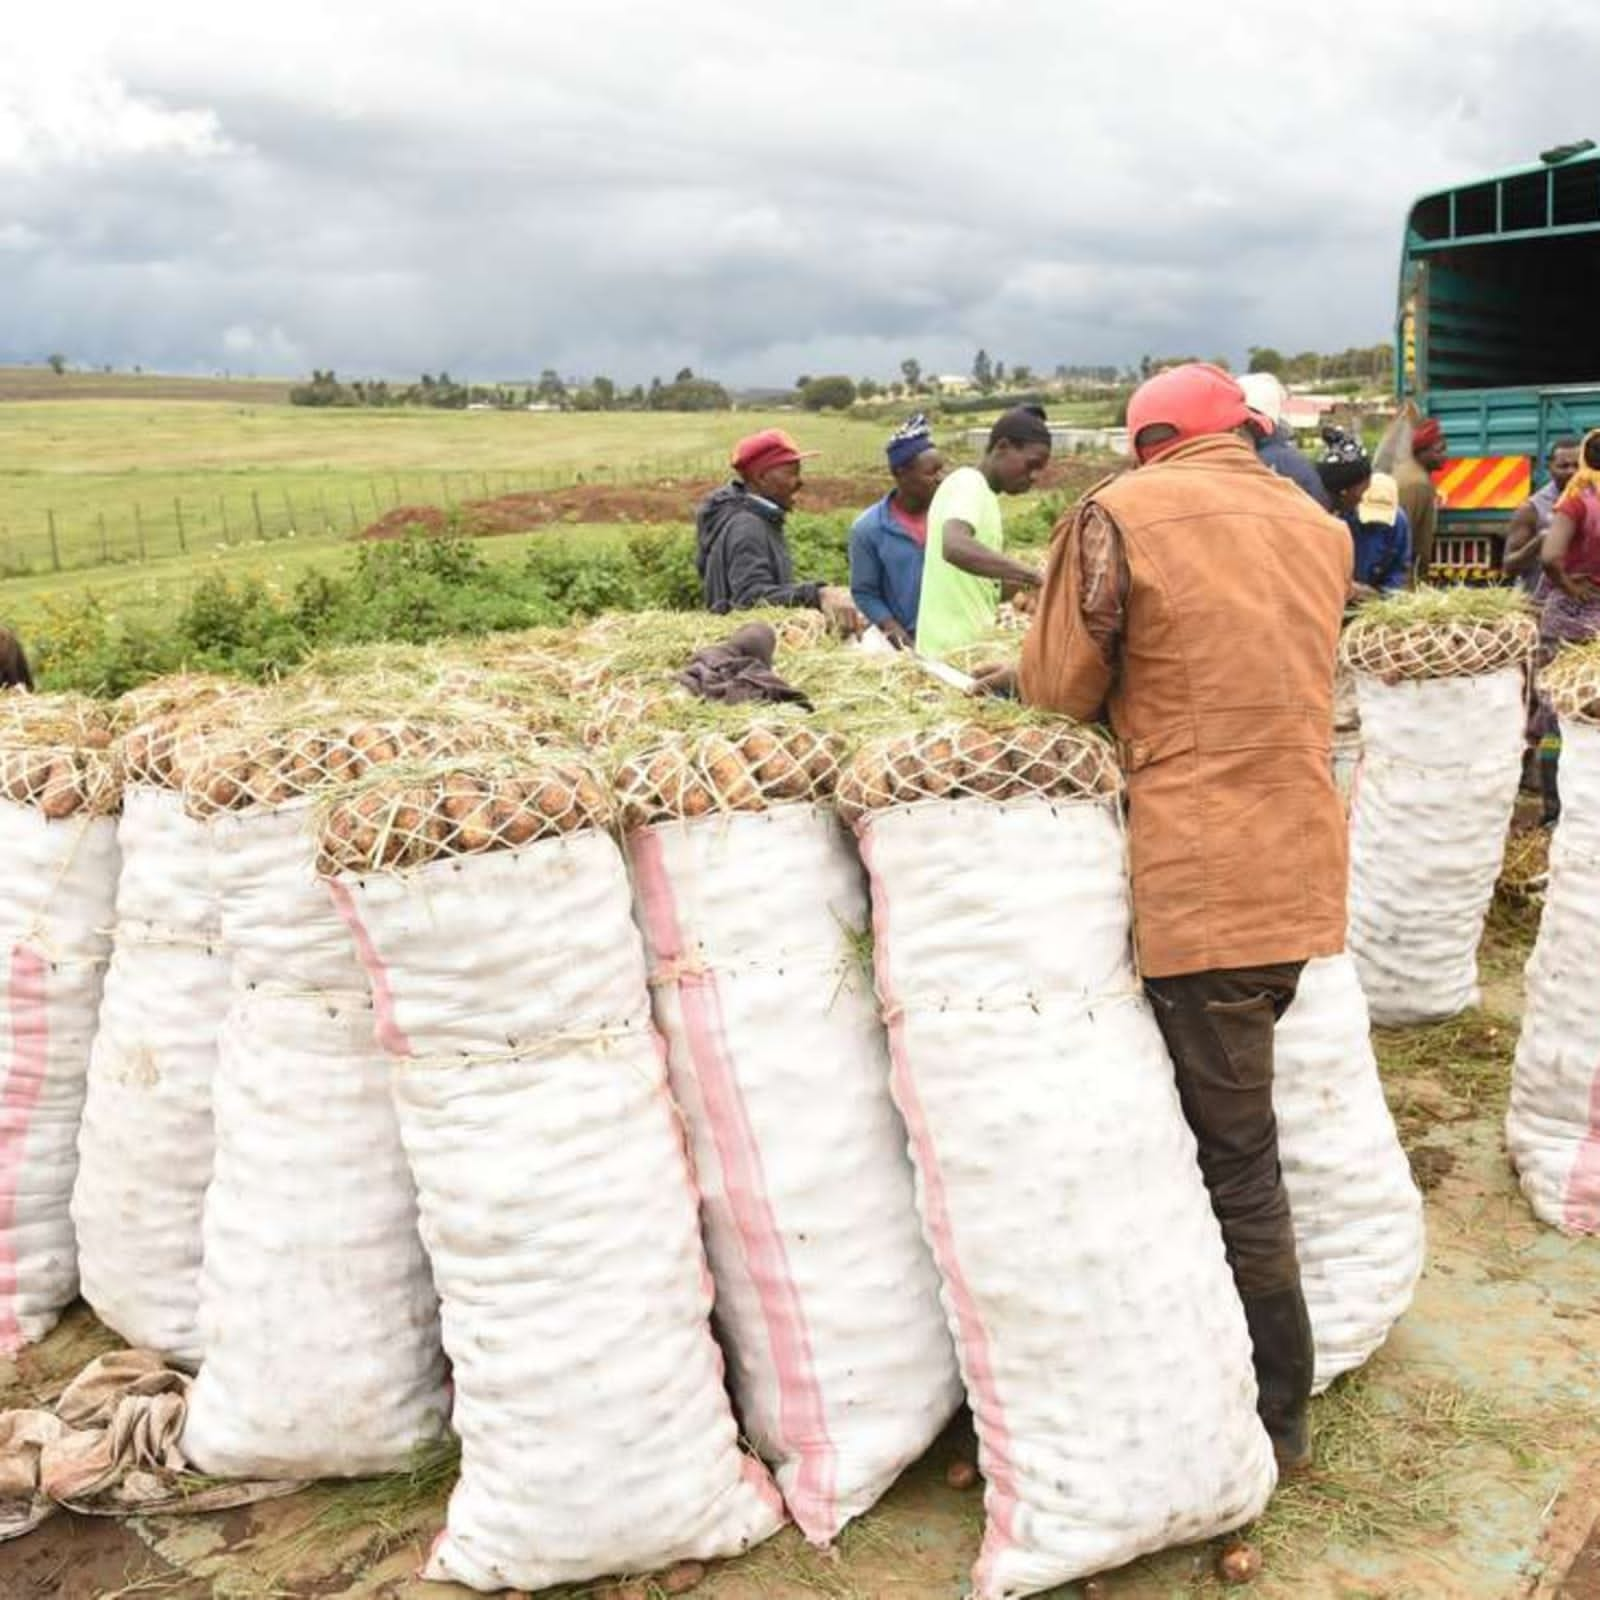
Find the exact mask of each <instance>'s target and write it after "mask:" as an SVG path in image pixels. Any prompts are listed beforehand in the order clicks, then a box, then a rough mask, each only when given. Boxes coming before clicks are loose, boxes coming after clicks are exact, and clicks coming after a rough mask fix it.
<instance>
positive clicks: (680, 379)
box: [672, 367, 694, 383]
mask: <svg viewBox="0 0 1600 1600" xmlns="http://www.w3.org/2000/svg"><path fill="white" fill-rule="evenodd" d="M672 381H673V382H674V383H693V382H694V368H693V367H679V368H678V375H677V377H675V378H674V379H673V380H672Z"/></svg>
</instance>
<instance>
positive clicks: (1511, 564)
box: [1503, 439, 1578, 599]
mask: <svg viewBox="0 0 1600 1600" xmlns="http://www.w3.org/2000/svg"><path fill="white" fill-rule="evenodd" d="M1546 465H1547V466H1548V467H1549V469H1550V481H1549V482H1548V483H1547V484H1545V486H1544V487H1543V488H1542V489H1536V490H1535V491H1534V492H1533V493H1532V494H1531V495H1529V496H1528V498H1527V499H1526V500H1524V501H1523V502H1522V504H1521V505H1520V506H1518V507H1517V509H1516V510H1515V511H1514V512H1513V513H1512V514H1511V526H1510V527H1509V528H1508V529H1507V530H1506V553H1505V560H1504V563H1503V564H1504V566H1505V570H1506V576H1507V577H1508V578H1515V579H1516V580H1517V582H1518V583H1519V584H1520V585H1521V586H1522V587H1523V588H1524V589H1526V590H1527V591H1528V593H1529V594H1530V595H1533V596H1534V597H1535V598H1536V599H1537V598H1540V597H1542V595H1543V592H1544V582H1543V579H1544V569H1543V568H1542V567H1541V566H1540V559H1541V558H1542V556H1543V554H1544V536H1545V535H1546V534H1547V533H1548V532H1549V531H1550V519H1551V518H1552V517H1553V516H1554V515H1555V514H1556V504H1557V502H1558V501H1559V500H1560V499H1561V496H1562V495H1563V494H1565V493H1566V488H1567V485H1568V484H1569V483H1571V482H1572V475H1573V473H1575V472H1576V471H1577V470H1578V441H1577V440H1576V439H1557V440H1556V442H1555V443H1554V444H1553V445H1551V446H1550V455H1549V458H1548V460H1547V462H1546Z"/></svg>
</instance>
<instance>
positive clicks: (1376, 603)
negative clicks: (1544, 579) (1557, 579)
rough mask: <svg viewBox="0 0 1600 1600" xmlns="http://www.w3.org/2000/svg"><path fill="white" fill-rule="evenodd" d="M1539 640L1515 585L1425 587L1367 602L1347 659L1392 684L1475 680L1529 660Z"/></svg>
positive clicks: (1348, 642)
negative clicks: (1441, 679) (1460, 679)
mask: <svg viewBox="0 0 1600 1600" xmlns="http://www.w3.org/2000/svg"><path fill="white" fill-rule="evenodd" d="M1538 642H1539V629H1538V623H1537V621H1536V619H1535V617H1534V614H1533V612H1532V610H1531V609H1530V608H1529V606H1528V604H1527V602H1526V601H1525V600H1524V599H1523V598H1522V596H1521V595H1520V594H1519V593H1517V592H1516V591H1515V590H1511V589H1467V588H1452V589H1418V590H1416V591H1414V592H1411V593H1407V594H1398V595H1392V596H1388V597H1385V598H1383V599H1381V600H1373V601H1369V602H1368V603H1367V604H1366V605H1364V606H1362V608H1361V610H1360V611H1359V612H1358V613H1357V614H1356V618H1355V620H1354V621H1353V622H1352V623H1351V624H1350V626H1349V627H1348V628H1346V629H1345V633H1344V638H1343V640H1342V641H1341V643H1340V646H1339V657H1340V660H1341V661H1342V662H1343V663H1344V664H1345V665H1346V666H1348V667H1349V668H1350V669H1351V670H1352V671H1353V672H1359V673H1364V674H1366V675H1367V676H1368V677H1373V678H1379V679H1381V680H1382V681H1383V682H1385V683H1399V682H1400V681H1402V680H1404V679H1419V678H1475V677H1480V676H1482V675H1483V674H1485V673H1490V672H1499V671H1501V670H1503V669H1504V668H1506V667H1513V666H1518V665H1520V664H1522V663H1524V662H1527V661H1529V660H1530V659H1531V658H1532V656H1533V652H1534V648H1535V646H1536V645H1537V644H1538Z"/></svg>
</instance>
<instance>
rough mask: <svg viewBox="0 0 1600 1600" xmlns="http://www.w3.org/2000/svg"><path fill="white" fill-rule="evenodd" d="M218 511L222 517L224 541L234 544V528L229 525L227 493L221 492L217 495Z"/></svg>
mask: <svg viewBox="0 0 1600 1600" xmlns="http://www.w3.org/2000/svg"><path fill="white" fill-rule="evenodd" d="M217 511H218V512H219V513H220V515H221V517H222V542H223V543H224V544H232V543H233V530H232V529H231V528H230V527H229V526H228V497H227V496H226V495H221V494H219V495H218V496H217Z"/></svg>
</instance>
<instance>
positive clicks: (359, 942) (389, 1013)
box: [323, 878, 416, 1056]
mask: <svg viewBox="0 0 1600 1600" xmlns="http://www.w3.org/2000/svg"><path fill="white" fill-rule="evenodd" d="M323 881H324V882H325V883H326V884H327V886H328V895H329V897H330V898H331V899H332V901H333V909H334V910H335V911H337V912H338V913H339V916H340V918H341V920H342V921H343V922H344V925H345V927H347V928H348V929H349V930H350V937H351V938H352V939H353V940H354V941H355V947H356V960H357V961H359V962H360V963H361V970H362V971H363V972H364V973H366V975H367V983H368V985H369V986H370V987H371V989H372V1013H373V1020H374V1027H373V1030H372V1031H373V1037H374V1038H375V1039H376V1040H377V1042H378V1045H379V1047H380V1048H381V1049H383V1050H387V1051H388V1052H389V1054H390V1055H392V1056H414V1055H415V1054H416V1051H415V1050H413V1049H412V1048H411V1041H410V1039H408V1038H407V1037H406V1034H405V1030H404V1029H403V1028H401V1026H400V1024H399V1023H398V1022H396V1021H395V1015H394V990H393V989H392V988H391V987H390V984H389V969H388V967H386V966H385V965H384V961H383V957H382V956H380V955H379V954H378V947H377V946H376V945H375V944H373V942H372V935H371V934H370V933H368V932H367V925H366V923H364V922H363V921H362V920H361V913H360V912H359V911H357V910H356V903H355V899H354V897H353V896H352V895H351V893H350V891H349V889H347V888H346V887H345V886H344V884H342V883H339V882H337V881H336V880H335V879H332V878H327V879H324V880H323Z"/></svg>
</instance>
